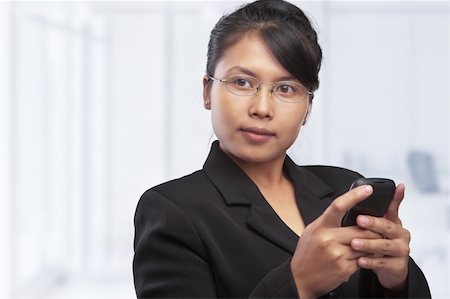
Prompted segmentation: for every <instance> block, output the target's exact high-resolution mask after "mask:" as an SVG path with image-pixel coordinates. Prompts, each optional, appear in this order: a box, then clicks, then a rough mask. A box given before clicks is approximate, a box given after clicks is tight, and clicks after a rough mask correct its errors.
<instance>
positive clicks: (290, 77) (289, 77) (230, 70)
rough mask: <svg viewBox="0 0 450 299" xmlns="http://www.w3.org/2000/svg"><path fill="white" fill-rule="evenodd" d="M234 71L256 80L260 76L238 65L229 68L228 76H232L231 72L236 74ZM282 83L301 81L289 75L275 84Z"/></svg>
mask: <svg viewBox="0 0 450 299" xmlns="http://www.w3.org/2000/svg"><path fill="white" fill-rule="evenodd" d="M234 71H238V72H240V73H242V74H245V75H249V76H252V77H255V78H257V79H258V76H257V75H256V74H255V73H254V72H252V71H251V70H249V69H247V68H245V67H242V66H238V65H236V66H233V67H231V68H229V69H228V70H227V71H226V74H227V75H228V74H230V73H231V72H234ZM280 81H296V82H299V83H300V81H299V80H297V79H296V78H295V77H294V76H292V75H287V76H282V77H279V78H277V80H275V81H274V82H280Z"/></svg>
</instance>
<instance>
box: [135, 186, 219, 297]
mask: <svg viewBox="0 0 450 299" xmlns="http://www.w3.org/2000/svg"><path fill="white" fill-rule="evenodd" d="M134 221H135V239H134V250H135V254H134V260H133V275H134V284H135V290H136V294H137V297H138V298H201V297H203V298H206V297H208V298H215V297H217V294H216V293H217V292H216V288H215V284H214V279H213V274H212V270H211V268H210V266H209V264H208V262H207V258H206V254H205V252H204V249H203V247H202V244H201V240H200V238H199V236H198V235H197V234H196V232H195V230H194V228H193V225H192V223H191V222H190V221H189V219H187V218H186V217H185V216H184V214H183V213H182V211H180V209H179V208H178V207H177V206H176V205H175V204H173V203H172V202H171V201H170V200H168V199H166V198H164V197H163V196H162V195H161V194H159V193H157V192H155V191H152V190H149V191H147V192H146V193H144V194H143V195H142V197H141V199H140V200H139V203H138V205H137V208H136V213H135V219H134Z"/></svg>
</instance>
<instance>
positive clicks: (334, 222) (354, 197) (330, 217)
mask: <svg viewBox="0 0 450 299" xmlns="http://www.w3.org/2000/svg"><path fill="white" fill-rule="evenodd" d="M372 192H373V188H372V186H370V185H363V186H359V187H357V188H355V189H352V190H350V191H348V192H347V193H344V194H343V195H341V196H339V197H338V198H336V199H335V200H334V201H333V202H332V203H331V204H330V206H329V207H328V208H327V209H326V210H325V212H323V214H322V216H321V217H320V218H321V221H322V222H323V223H324V224H325V225H326V226H329V227H340V226H341V221H342V217H344V215H345V213H346V212H347V210H349V209H350V208H351V207H353V206H354V205H355V204H357V203H358V202H360V201H362V200H364V199H366V198H367V197H368V196H369V195H370V194H372Z"/></svg>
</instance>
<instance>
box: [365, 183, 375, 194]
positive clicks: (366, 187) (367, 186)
mask: <svg viewBox="0 0 450 299" xmlns="http://www.w3.org/2000/svg"><path fill="white" fill-rule="evenodd" d="M372 191H373V188H372V186H370V185H366V186H365V187H364V192H365V193H367V194H370V193H372Z"/></svg>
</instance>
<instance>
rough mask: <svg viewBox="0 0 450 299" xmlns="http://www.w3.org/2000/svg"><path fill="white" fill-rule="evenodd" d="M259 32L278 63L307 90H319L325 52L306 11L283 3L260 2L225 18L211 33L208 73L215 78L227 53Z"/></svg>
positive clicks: (272, 1)
mask: <svg viewBox="0 0 450 299" xmlns="http://www.w3.org/2000/svg"><path fill="white" fill-rule="evenodd" d="M248 32H257V33H259V34H260V36H261V38H262V39H263V41H264V42H265V43H266V45H267V46H268V48H269V49H270V51H271V52H272V54H273V55H274V57H275V58H276V60H277V61H278V62H279V63H280V64H281V66H283V68H284V69H286V70H287V71H288V72H289V73H290V74H291V75H292V76H294V77H295V78H296V79H297V80H299V81H300V82H302V84H303V85H305V87H306V88H307V89H308V90H310V91H314V90H316V89H317V88H318V87H319V77H318V74H319V70H320V66H321V63H322V50H321V48H320V45H319V44H318V42H317V33H316V31H315V30H314V29H313V27H312V25H311V22H310V21H309V19H308V18H307V17H306V16H305V14H304V13H303V11H302V10H301V9H299V8H298V7H297V6H295V5H293V4H290V3H288V2H286V1H282V0H259V1H255V2H253V3H250V4H247V5H244V6H242V7H241V8H239V9H238V10H236V11H235V12H233V13H231V14H229V15H225V16H223V17H222V18H221V19H220V20H219V21H218V22H217V24H216V25H215V27H214V28H213V30H212V31H211V35H210V39H209V44H208V53H207V64H206V72H207V73H208V74H210V75H212V76H213V75H214V71H215V68H216V65H217V63H218V61H219V60H220V59H221V58H222V56H223V54H224V52H225V51H226V50H227V49H228V48H229V47H231V46H233V45H234V44H235V43H237V42H238V41H239V40H240V39H241V38H242V37H243V36H244V35H245V34H246V33H248Z"/></svg>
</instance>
